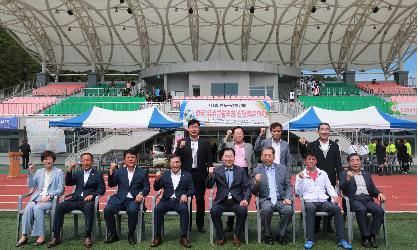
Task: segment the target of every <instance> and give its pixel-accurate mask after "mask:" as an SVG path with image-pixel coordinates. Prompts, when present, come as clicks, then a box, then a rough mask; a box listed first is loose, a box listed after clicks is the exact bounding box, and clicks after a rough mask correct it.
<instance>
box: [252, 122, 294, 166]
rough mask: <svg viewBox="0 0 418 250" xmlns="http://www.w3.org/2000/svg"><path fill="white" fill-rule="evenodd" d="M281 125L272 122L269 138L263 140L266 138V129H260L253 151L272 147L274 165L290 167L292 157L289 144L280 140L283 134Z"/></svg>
mask: <svg viewBox="0 0 418 250" xmlns="http://www.w3.org/2000/svg"><path fill="white" fill-rule="evenodd" d="M282 129H283V126H282V124H280V123H278V122H274V123H272V124H271V125H270V133H271V137H270V138H267V139H264V138H265V136H266V128H261V129H260V134H259V135H258V137H257V140H256V141H255V146H254V150H255V151H261V150H262V149H263V148H265V147H273V148H274V150H275V151H276V154H275V158H274V163H277V164H281V165H284V166H286V167H288V166H290V164H291V163H292V156H291V155H290V149H289V143H287V141H284V140H282V138H281V137H282V132H283V130H282Z"/></svg>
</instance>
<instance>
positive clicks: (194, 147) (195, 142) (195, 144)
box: [190, 138, 199, 168]
mask: <svg viewBox="0 0 418 250" xmlns="http://www.w3.org/2000/svg"><path fill="white" fill-rule="evenodd" d="M190 146H191V148H192V159H193V162H192V168H197V150H198V149H199V138H197V140H193V139H191V138H190Z"/></svg>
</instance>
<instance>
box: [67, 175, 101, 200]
mask: <svg viewBox="0 0 418 250" xmlns="http://www.w3.org/2000/svg"><path fill="white" fill-rule="evenodd" d="M65 185H66V186H74V185H75V191H74V193H73V194H72V196H71V198H70V199H69V200H76V199H77V198H78V197H80V196H81V193H83V197H86V196H89V195H92V196H93V197H96V196H98V195H104V193H105V192H106V187H105V183H104V180H103V172H102V171H97V170H95V169H93V168H92V169H91V172H90V175H89V178H88V179H87V182H86V184H84V170H80V171H77V172H75V171H72V172H67V173H65Z"/></svg>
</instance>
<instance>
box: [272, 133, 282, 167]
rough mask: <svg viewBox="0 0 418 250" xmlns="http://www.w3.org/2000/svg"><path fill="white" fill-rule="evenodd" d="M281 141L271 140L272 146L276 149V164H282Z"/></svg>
mask: <svg viewBox="0 0 418 250" xmlns="http://www.w3.org/2000/svg"><path fill="white" fill-rule="evenodd" d="M280 141H281V139H280V140H279V142H276V141H275V140H273V138H271V146H272V147H273V148H274V163H277V164H280Z"/></svg>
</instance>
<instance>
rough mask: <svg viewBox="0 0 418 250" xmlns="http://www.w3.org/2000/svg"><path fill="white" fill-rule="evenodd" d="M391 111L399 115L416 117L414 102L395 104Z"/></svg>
mask: <svg viewBox="0 0 418 250" xmlns="http://www.w3.org/2000/svg"><path fill="white" fill-rule="evenodd" d="M391 108H392V111H393V112H394V113H395V114H397V112H399V113H398V114H400V115H417V103H416V102H395V103H394V104H393V106H392V107H391Z"/></svg>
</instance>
